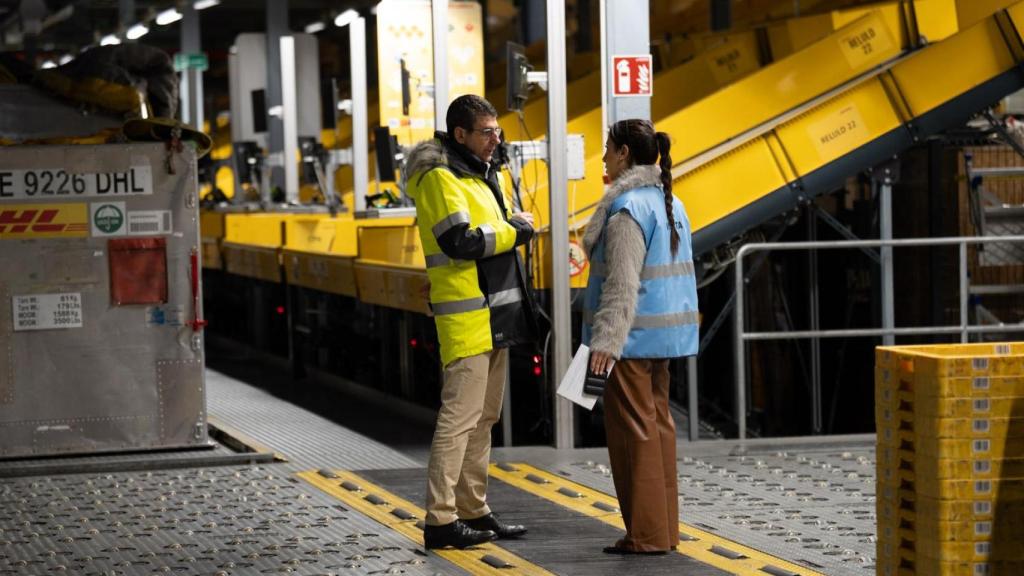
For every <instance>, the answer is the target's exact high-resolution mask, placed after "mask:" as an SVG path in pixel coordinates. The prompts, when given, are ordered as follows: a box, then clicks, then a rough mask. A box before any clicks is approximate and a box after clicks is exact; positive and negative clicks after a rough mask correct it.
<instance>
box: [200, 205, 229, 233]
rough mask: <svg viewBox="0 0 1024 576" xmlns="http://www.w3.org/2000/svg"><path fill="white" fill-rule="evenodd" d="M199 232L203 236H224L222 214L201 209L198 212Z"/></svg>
mask: <svg viewBox="0 0 1024 576" xmlns="http://www.w3.org/2000/svg"><path fill="white" fill-rule="evenodd" d="M199 233H200V235H201V236H202V237H203V238H214V239H217V240H219V239H221V238H223V237H224V214H222V213H220V212H211V211H209V210H203V211H202V212H200V213H199Z"/></svg>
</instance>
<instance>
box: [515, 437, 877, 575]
mask: <svg viewBox="0 0 1024 576" xmlns="http://www.w3.org/2000/svg"><path fill="white" fill-rule="evenodd" d="M679 453H680V454H682V455H683V456H682V457H681V458H680V459H679V460H678V467H679V491H680V494H679V503H680V512H679V513H680V519H681V520H682V521H683V522H686V523H688V524H692V525H695V526H697V527H699V528H702V529H704V530H708V531H709V532H713V533H715V534H718V535H719V536H722V537H725V538H728V539H731V540H734V541H736V542H740V543H742V544H745V545H747V546H750V547H752V548H755V549H758V550H761V551H763V552H766V553H768V554H772V555H774V556H777V557H779V558H783V559H785V560H789V561H791V562H794V563H796V564H801V565H804V566H808V567H810V568H813V569H816V570H818V571H821V572H824V573H826V574H834V575H837V576H865V575H869V574H874V572H875V540H876V527H875V461H874V440H873V437H864V436H861V437H851V438H847V439H836V438H822V439H800V440H793V441H781V442H780V441H771V442H750V443H748V444H747V445H746V446H745V448H738V446H737V444H735V443H733V442H699V443H693V444H686V443H680V445H679ZM574 456H575V457H574ZM497 457H500V458H501V459H503V460H508V461H532V462H534V463H536V462H544V463H545V464H547V466H548V469H549V470H551V471H553V472H555V473H558V474H562V475H564V476H566V477H567V478H570V479H572V480H574V481H576V482H579V483H581V484H585V485H587V486H590V487H592V488H595V489H597V490H601V491H603V492H607V493H609V494H614V493H615V488H614V485H613V483H612V478H611V470H610V469H609V468H608V457H607V452H605V451H603V450H586V451H579V450H577V451H554V450H544V449H541V450H530V449H511V450H508V449H503V450H499V451H498V456H497Z"/></svg>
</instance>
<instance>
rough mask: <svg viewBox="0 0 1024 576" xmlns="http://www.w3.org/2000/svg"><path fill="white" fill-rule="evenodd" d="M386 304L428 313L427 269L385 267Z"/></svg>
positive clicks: (428, 285)
mask: <svg viewBox="0 0 1024 576" xmlns="http://www.w3.org/2000/svg"><path fill="white" fill-rule="evenodd" d="M385 282H386V284H387V293H388V306H389V307H391V308H396V309H398V310H408V311H410V312H417V313H420V314H429V313H430V306H428V304H427V302H428V294H429V290H430V280H429V279H428V278H427V271H426V270H423V271H419V270H417V271H413V270H400V269H394V268H390V269H387V271H386V275H385Z"/></svg>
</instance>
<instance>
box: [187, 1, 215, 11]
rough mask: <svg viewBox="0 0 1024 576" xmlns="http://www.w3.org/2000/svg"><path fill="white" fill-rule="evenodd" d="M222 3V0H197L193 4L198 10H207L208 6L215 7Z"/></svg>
mask: <svg viewBox="0 0 1024 576" xmlns="http://www.w3.org/2000/svg"><path fill="white" fill-rule="evenodd" d="M218 4H220V0H196V3H195V4H193V5H192V7H193V8H195V9H196V10H206V9H207V8H213V7H214V6H216V5H218Z"/></svg>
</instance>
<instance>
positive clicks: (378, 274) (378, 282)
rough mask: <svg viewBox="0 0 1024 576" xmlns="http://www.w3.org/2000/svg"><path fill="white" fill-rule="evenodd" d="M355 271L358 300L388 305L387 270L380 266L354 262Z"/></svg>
mask: <svg viewBox="0 0 1024 576" xmlns="http://www.w3.org/2000/svg"><path fill="white" fill-rule="evenodd" d="M355 273H356V286H357V290H358V291H359V300H360V301H361V302H365V303H367V304H376V305H378V306H388V283H387V270H386V269H385V268H383V267H381V266H374V265H368V264H361V263H356V265H355Z"/></svg>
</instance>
